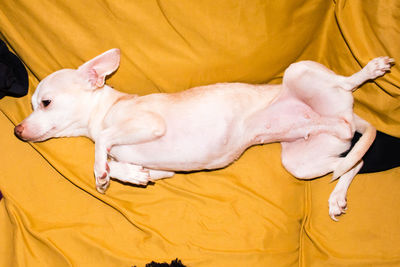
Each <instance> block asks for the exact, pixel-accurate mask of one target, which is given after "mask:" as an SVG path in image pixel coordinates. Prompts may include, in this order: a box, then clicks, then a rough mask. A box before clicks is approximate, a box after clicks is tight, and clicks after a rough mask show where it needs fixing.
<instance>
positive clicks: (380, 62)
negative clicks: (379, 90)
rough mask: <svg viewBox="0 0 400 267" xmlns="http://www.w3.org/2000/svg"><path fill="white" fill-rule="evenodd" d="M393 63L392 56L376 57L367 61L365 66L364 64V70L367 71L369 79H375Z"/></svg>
mask: <svg viewBox="0 0 400 267" xmlns="http://www.w3.org/2000/svg"><path fill="white" fill-rule="evenodd" d="M393 64H394V59H393V58H390V57H377V58H374V59H373V60H371V61H370V62H368V64H367V66H365V70H366V71H367V75H368V77H369V78H370V79H375V78H377V77H379V76H382V75H383V74H385V73H386V72H388V71H389V70H390V68H391V67H392V65H393Z"/></svg>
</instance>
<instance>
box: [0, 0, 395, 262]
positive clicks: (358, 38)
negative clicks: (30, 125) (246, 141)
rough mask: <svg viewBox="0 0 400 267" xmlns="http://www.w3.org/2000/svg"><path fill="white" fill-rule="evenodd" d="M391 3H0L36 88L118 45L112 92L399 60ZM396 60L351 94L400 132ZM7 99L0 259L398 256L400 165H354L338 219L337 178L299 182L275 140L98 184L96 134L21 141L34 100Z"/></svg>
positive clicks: (1, 22)
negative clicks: (228, 159)
mask: <svg viewBox="0 0 400 267" xmlns="http://www.w3.org/2000/svg"><path fill="white" fill-rule="evenodd" d="M399 16H400V6H399V4H398V3H397V1H396V0H390V1H389V0H387V1H376V0H368V1H367V0H363V1H361V0H353V1H345V0H336V1H327V0H313V1H273V0H270V1H257V0H251V1H247V0H238V1H229V0H221V1H211V0H209V1H161V0H159V1H150V0H148V1H111V0H104V1H79V0H74V1H63V2H62V1H31V0H21V1H1V2H0V33H1V35H0V37H1V39H3V40H4V41H6V42H7V43H8V45H9V47H10V49H12V50H13V51H14V52H15V53H16V54H17V55H18V56H19V57H20V58H21V59H22V61H23V62H24V63H25V65H26V67H27V68H28V69H29V79H30V90H29V96H30V95H32V93H33V91H34V89H35V87H36V85H37V84H38V82H39V81H40V80H41V79H43V78H44V77H45V76H47V75H48V74H50V73H51V72H53V71H56V70H58V69H61V68H75V67H77V66H79V65H80V64H82V63H83V62H84V61H86V60H88V59H90V58H92V57H94V56H96V55H98V54H100V53H101V52H104V51H106V50H108V49H110V48H113V47H118V48H120V49H121V50H122V60H121V66H120V68H119V70H118V71H117V72H116V73H115V74H114V75H113V76H112V77H111V78H110V79H109V80H108V81H107V83H108V84H109V85H111V86H113V87H115V88H116V89H118V90H121V91H124V92H129V93H136V94H140V95H143V94H148V93H153V92H176V91H181V90H184V89H187V88H190V87H193V86H197V85H204V84H211V83H215V82H234V81H240V82H248V83H277V82H280V77H281V75H282V72H283V71H284V70H285V68H286V67H287V66H288V65H289V64H290V63H293V62H295V61H299V60H303V59H311V60H315V61H318V62H321V63H323V64H325V65H326V66H327V67H329V68H331V69H333V70H334V71H335V72H337V73H339V74H342V75H350V74H352V73H354V72H356V71H358V70H360V69H361V67H362V66H364V65H365V64H366V63H367V62H368V61H369V60H370V59H372V58H374V57H377V56H382V55H388V56H391V57H393V58H395V59H396V60H398V61H400V49H399V44H400V34H399V32H400V23H399V20H398V17H399ZM399 70H400V69H399V67H398V66H394V67H393V69H392V72H391V73H390V74H387V75H386V76H385V77H383V78H379V79H378V80H377V81H376V82H371V83H367V84H365V85H364V86H362V88H361V89H359V90H358V91H357V92H356V93H355V97H356V101H355V111H356V113H357V114H359V115H360V116H361V117H363V118H365V119H367V120H368V121H369V122H371V123H372V124H373V125H374V126H375V127H376V128H378V129H379V130H381V131H384V132H386V133H389V134H392V135H395V136H398V137H400V127H399V125H400V98H399V92H400V91H399V88H398V86H399V85H400V73H399ZM29 96H26V97H23V98H20V99H15V98H10V97H5V98H3V99H1V100H0V111H1V112H0V125H1V128H0V129H1V131H0V148H1V153H0V190H1V191H2V193H3V195H4V198H3V199H2V200H1V201H0V236H1V242H0V266H134V265H136V266H138V267H139V266H144V265H145V263H147V262H150V261H152V260H156V261H171V260H172V259H174V258H176V257H178V258H180V259H182V261H183V263H184V264H186V265H188V266H207V267H209V266H241V267H242V266H380V265H385V266H399V265H400V227H399V224H400V211H399V204H400V194H399V192H400V169H399V168H397V169H393V170H389V171H386V172H382V173H375V174H365V175H359V176H357V177H356V179H355V180H354V182H353V184H352V185H351V187H350V190H349V194H348V197H349V199H348V206H349V211H348V214H346V215H344V216H342V217H340V222H339V223H335V222H333V221H332V220H331V219H330V218H329V216H328V207H327V200H328V197H329V194H330V192H331V190H332V189H333V187H334V186H335V183H329V179H330V176H329V175H328V176H326V177H323V178H321V179H317V180H313V181H308V182H304V181H300V180H297V179H295V178H294V177H292V176H291V175H290V174H288V173H287V172H286V171H285V170H284V169H283V167H282V166H281V163H280V145H279V144H269V145H264V146H257V147H253V148H251V149H249V150H248V151H246V152H245V154H244V155H243V156H242V157H241V158H240V159H239V160H238V161H236V162H235V163H234V164H232V165H231V166H229V167H227V168H225V169H222V170H217V171H207V172H195V173H190V174H179V175H176V176H175V177H174V178H172V179H165V180H162V181H158V182H156V183H155V184H154V185H149V186H147V187H146V188H141V187H135V186H130V185H125V184H121V183H119V182H117V181H112V182H111V187H110V189H109V190H108V191H107V193H106V195H100V194H99V193H97V192H96V190H95V186H94V177H93V158H94V156H93V150H94V146H93V144H92V142H91V141H90V140H88V139H85V138H62V139H53V140H50V141H47V142H43V143H35V144H30V143H24V142H21V141H19V140H18V139H17V138H16V137H15V136H14V135H13V127H14V125H15V124H17V123H19V122H20V121H21V120H22V119H23V118H24V117H26V116H27V115H28V114H29V113H30V112H31V107H30V97H29Z"/></svg>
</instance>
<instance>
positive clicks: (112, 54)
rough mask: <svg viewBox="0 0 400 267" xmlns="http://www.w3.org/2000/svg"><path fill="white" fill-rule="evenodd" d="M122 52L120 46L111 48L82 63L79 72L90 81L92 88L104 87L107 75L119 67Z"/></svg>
mask: <svg viewBox="0 0 400 267" xmlns="http://www.w3.org/2000/svg"><path fill="white" fill-rule="evenodd" d="M120 54H121V52H120V50H119V49H118V48H114V49H110V50H108V51H106V52H104V53H103V54H101V55H98V56H97V57H95V58H93V59H91V60H89V61H88V62H86V63H84V64H83V65H81V66H80V67H79V68H78V72H79V73H80V75H82V76H83V78H84V79H85V80H87V81H88V82H89V83H90V85H91V89H96V88H99V87H102V86H103V85H104V82H105V79H106V76H107V75H110V74H111V73H113V72H114V71H115V70H116V69H117V68H118V66H119V60H120Z"/></svg>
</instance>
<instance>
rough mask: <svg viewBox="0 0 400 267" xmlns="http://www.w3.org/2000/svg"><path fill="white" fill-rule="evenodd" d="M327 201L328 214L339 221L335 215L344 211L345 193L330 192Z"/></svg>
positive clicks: (345, 208)
mask: <svg viewBox="0 0 400 267" xmlns="http://www.w3.org/2000/svg"><path fill="white" fill-rule="evenodd" d="M328 203H329V216H330V217H331V218H332V220H334V221H336V222H337V221H339V220H338V219H337V218H336V216H340V215H342V214H344V213H346V210H347V202H346V195H345V194H342V193H340V192H332V194H331V195H330V197H329V200H328Z"/></svg>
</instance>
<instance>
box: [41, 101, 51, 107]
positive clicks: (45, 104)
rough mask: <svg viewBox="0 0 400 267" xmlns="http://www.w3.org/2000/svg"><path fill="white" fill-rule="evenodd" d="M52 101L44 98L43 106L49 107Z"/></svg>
mask: <svg viewBox="0 0 400 267" xmlns="http://www.w3.org/2000/svg"><path fill="white" fill-rule="evenodd" d="M50 103H51V100H42V104H43V107H47V106H48V105H50Z"/></svg>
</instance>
